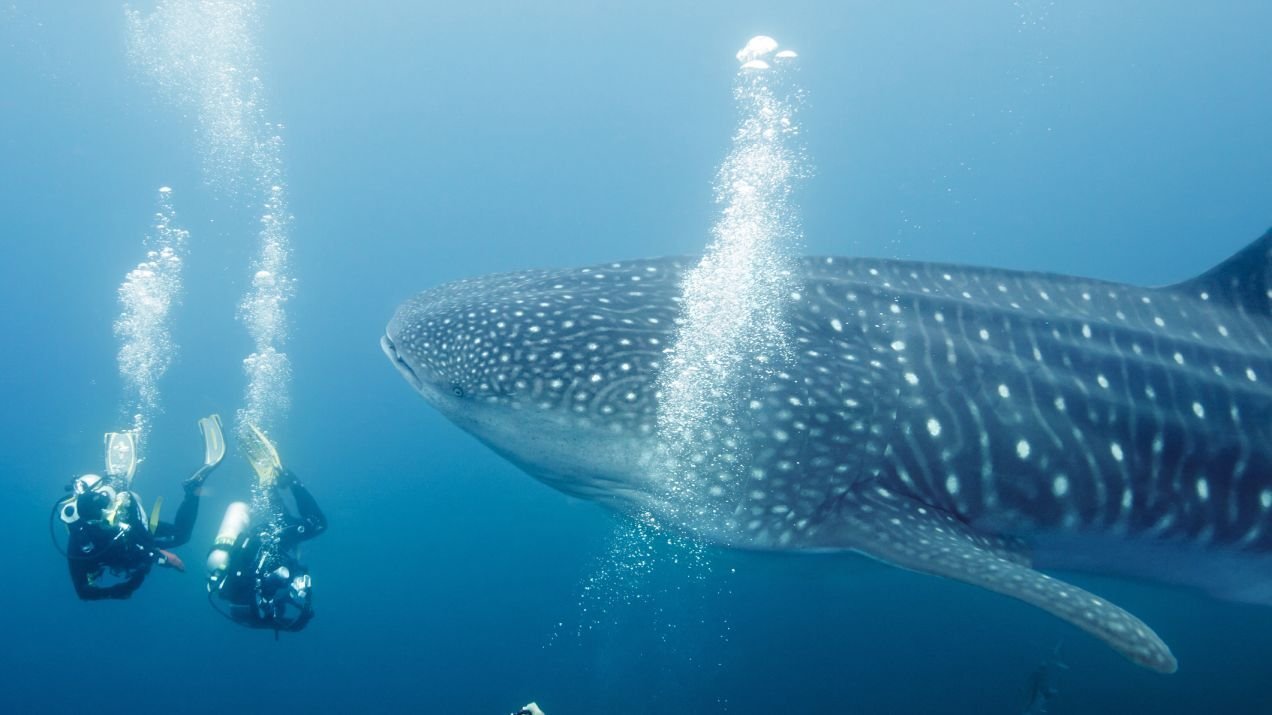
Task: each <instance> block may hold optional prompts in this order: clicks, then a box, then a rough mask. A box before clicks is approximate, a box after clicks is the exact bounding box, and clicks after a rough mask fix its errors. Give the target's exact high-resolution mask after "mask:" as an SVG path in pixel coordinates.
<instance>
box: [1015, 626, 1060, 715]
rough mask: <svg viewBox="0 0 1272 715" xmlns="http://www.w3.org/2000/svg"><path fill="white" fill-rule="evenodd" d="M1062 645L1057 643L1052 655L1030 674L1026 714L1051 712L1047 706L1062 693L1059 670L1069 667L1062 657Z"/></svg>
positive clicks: (1035, 714)
mask: <svg viewBox="0 0 1272 715" xmlns="http://www.w3.org/2000/svg"><path fill="white" fill-rule="evenodd" d="M1061 645H1062V644H1061V643H1057V644H1056V647H1055V648H1053V649H1052V650H1051V657H1050V658H1048V659H1047V660H1045V661H1043V662H1042V663H1041V664H1040V665H1039V666H1038V667H1037V668H1036V669H1034V672H1033V673H1032V674H1031V675H1030V676H1029V703H1028V704H1027V705H1026V706H1025V712H1024V715H1046V713H1047V712H1049V711H1048V709H1047V706H1048V705H1050V704H1051V701H1052V700H1054V699H1055V698H1056V696H1058V695H1059V694H1060V687H1059V682H1058V675H1059V672H1060V671H1062V670H1068V669H1069V666H1068V665H1066V664H1065V662H1064V661H1063V660H1061V658H1060V646H1061Z"/></svg>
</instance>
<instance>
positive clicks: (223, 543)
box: [208, 501, 252, 589]
mask: <svg viewBox="0 0 1272 715" xmlns="http://www.w3.org/2000/svg"><path fill="white" fill-rule="evenodd" d="M251 522H252V516H251V512H250V511H249V510H248V508H247V504H246V503H244V502H241V501H236V502H234V503H232V504H230V505H229V506H228V507H226V509H225V516H224V517H223V518H222V519H221V528H220V529H219V530H217V532H216V541H214V542H212V550H211V551H209V552H208V588H209V589H210V588H212V584H213V583H216V582H219V581H220V580H221V579H222V578H223V577H224V576H225V570H226V569H227V568H229V566H230V549H232V548H234V542H235V541H237V540H238V537H239V534H242V533H243V531H244V530H246V529H247V527H248V526H249V525H250V524H251Z"/></svg>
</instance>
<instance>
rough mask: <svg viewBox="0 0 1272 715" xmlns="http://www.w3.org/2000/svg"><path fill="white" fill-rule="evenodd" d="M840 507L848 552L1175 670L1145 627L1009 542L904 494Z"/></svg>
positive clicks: (864, 495)
mask: <svg viewBox="0 0 1272 715" xmlns="http://www.w3.org/2000/svg"><path fill="white" fill-rule="evenodd" d="M850 496H851V497H853V498H852V499H850V500H846V501H845V502H844V503H843V509H844V512H843V515H844V517H845V526H846V527H847V528H848V530H849V533H848V534H847V535H846V536H847V537H848V538H849V540H850V541H851V543H852V548H854V549H856V550H857V551H860V552H862V553H864V554H866V555H868V556H872V557H874V558H877V559H880V560H882V561H886V562H888V563H891V564H894V565H896V566H901V567H903V568H907V569H910V570H913V571H918V572H920V573H926V574H933V575H936V576H944V577H946V578H951V579H955V580H957V581H963V582H965V583H970V584H972V585H975V586H980V587H981V588H985V589H989V590H990V591H995V592H997V593H1001V594H1003V595H1005V596H1011V597H1012V598H1017V599H1020V600H1021V601H1024V602H1025V603H1028V604H1031V605H1034V606H1037V607H1039V608H1041V609H1043V610H1045V611H1048V612H1050V613H1052V614H1054V615H1056V616H1059V617H1060V618H1063V619H1064V620H1066V621H1068V622H1069V623H1071V624H1073V625H1075V626H1077V627H1078V628H1081V629H1082V630H1084V631H1086V632H1088V633H1090V634H1092V635H1094V636H1096V637H1097V638H1100V639H1101V640H1103V641H1104V642H1105V643H1107V644H1109V645H1110V646H1112V647H1113V649H1114V650H1116V651H1118V652H1119V653H1121V654H1122V655H1123V656H1125V657H1126V658H1128V659H1130V660H1131V661H1133V662H1135V663H1138V664H1139V665H1142V666H1144V667H1147V668H1151V669H1152V670H1156V671H1158V672H1162V673H1173V672H1175V669H1176V667H1177V664H1176V661H1175V657H1174V656H1173V655H1171V652H1170V648H1169V647H1167V645H1166V644H1165V643H1164V642H1162V640H1161V638H1159V637H1158V636H1157V634H1156V633H1154V632H1153V630H1152V629H1151V628H1149V627H1148V626H1147V625H1145V624H1144V622H1143V621H1141V620H1140V619H1138V618H1136V617H1135V616H1133V615H1131V614H1130V613H1128V612H1126V611H1125V610H1123V609H1121V608H1119V607H1118V606H1116V605H1114V604H1112V603H1109V602H1108V601H1106V600H1105V599H1103V598H1100V597H1098V596H1095V595H1094V594H1091V593H1089V592H1087V591H1084V590H1082V589H1080V588H1078V587H1077V586H1073V585H1071V584H1068V583H1065V582H1064V581H1061V580H1059V579H1056V578H1053V577H1051V576H1048V575H1046V574H1044V573H1041V572H1039V571H1035V570H1034V569H1033V568H1031V567H1030V566H1029V562H1028V558H1027V556H1025V555H1024V554H1023V553H1022V552H1020V551H1018V550H1015V549H1013V548H1012V547H1011V545H1010V544H1009V543H1008V542H1005V541H1003V540H1001V539H998V538H996V537H993V536H988V535H984V534H979V533H977V532H976V531H975V530H973V529H972V528H971V527H969V526H967V525H966V524H964V523H963V522H962V521H960V520H959V519H958V518H956V517H954V516H953V515H951V514H949V513H947V512H944V511H942V510H941V509H939V508H936V507H933V506H930V505H928V504H924V503H922V502H919V501H916V500H914V499H911V498H909V497H907V496H905V495H901V494H897V493H895V492H890V491H888V490H884V489H877V488H872V487H865V488H858V489H856V490H853V492H851V493H850Z"/></svg>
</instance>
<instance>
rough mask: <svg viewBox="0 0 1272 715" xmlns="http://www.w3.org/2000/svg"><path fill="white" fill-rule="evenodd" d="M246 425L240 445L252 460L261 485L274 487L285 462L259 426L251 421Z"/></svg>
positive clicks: (246, 455) (240, 437)
mask: <svg viewBox="0 0 1272 715" xmlns="http://www.w3.org/2000/svg"><path fill="white" fill-rule="evenodd" d="M244 427H246V429H244V430H242V431H241V432H240V433H239V446H240V447H241V448H242V450H243V456H245V457H247V461H248V462H251V464H252V469H253V470H255V472H256V478H257V479H259V480H260V485H261V486H263V487H272V486H274V483H275V482H276V481H277V480H278V475H279V474H280V473H282V471H283V462H282V460H281V459H279V458H278V450H277V449H275V448H274V443H273V442H270V441H269V437H266V436H265V433H264V432H262V431H261V430H260V428H259V427H257V426H256V425H254V424H252V423H251V422H245V423H244Z"/></svg>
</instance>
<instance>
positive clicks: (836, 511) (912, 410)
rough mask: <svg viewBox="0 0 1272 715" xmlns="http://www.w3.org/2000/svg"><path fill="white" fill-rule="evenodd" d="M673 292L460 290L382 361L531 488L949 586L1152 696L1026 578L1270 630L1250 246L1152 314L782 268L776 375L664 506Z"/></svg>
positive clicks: (1071, 299)
mask: <svg viewBox="0 0 1272 715" xmlns="http://www.w3.org/2000/svg"><path fill="white" fill-rule="evenodd" d="M695 264H696V261H695V260H693V259H684V258H660V259H651V260H633V261H624V262H616V263H610V264H605V265H600V266H592V267H587V268H576V269H568V270H529V271H522V272H515V273H505V274H499V275H489V276H484V277H477V278H471V279H467V280H460V281H457V282H453V283H449V284H446V285H442V286H440V287H436V288H433V289H431V290H427V291H425V292H423V293H420V294H419V295H417V296H415V297H414V298H412V299H410V300H408V301H406V302H405V303H403V304H402V305H401V306H400V307H399V308H398V309H397V311H396V313H395V314H394V316H393V318H392V320H391V321H390V322H389V324H388V327H387V329H386V331H385V335H384V337H383V338H382V340H381V347H382V348H383V350H384V352H385V354H386V355H387V356H388V358H389V359H390V360H391V361H392V362H393V364H394V365H395V366H396V367H397V369H398V371H399V372H400V373H401V375H402V376H403V377H404V378H405V379H406V381H407V382H408V383H409V384H410V385H411V387H412V388H414V389H415V390H416V391H418V392H419V393H420V394H421V395H423V397H424V398H425V399H426V401H427V402H429V403H430V404H431V405H432V406H433V407H435V408H436V409H438V410H439V411H440V412H441V413H442V414H443V415H444V416H445V417H447V418H448V419H449V420H451V421H452V422H454V423H455V424H456V425H458V426H459V427H461V428H462V429H464V430H466V431H467V432H469V433H471V434H472V435H474V436H475V437H476V438H477V439H478V440H480V441H481V442H483V443H485V444H486V445H488V446H489V447H490V448H492V449H493V450H494V451H496V452H497V453H499V454H500V455H502V456H503V457H505V458H507V459H508V460H510V461H511V462H513V463H514V464H516V465H517V466H519V467H520V468H521V469H523V470H525V471H526V472H528V473H530V474H531V475H533V476H535V477H537V478H539V479H541V480H542V481H544V482H546V483H547V484H549V485H551V486H553V487H555V488H557V489H560V490H561V491H564V492H566V493H569V494H573V495H577V496H582V497H586V498H590V499H595V500H598V501H601V502H603V503H606V504H608V505H610V506H612V507H614V508H616V509H619V510H622V511H625V512H629V513H632V514H642V513H648V514H653V515H655V516H658V517H659V518H662V519H664V520H667V521H669V522H671V523H672V524H673V525H674V526H676V527H678V528H682V529H684V530H686V531H688V532H691V533H693V534H697V535H700V536H701V537H702V538H704V539H707V540H709V541H710V542H712V543H717V544H720V545H723V546H728V547H738V548H745V549H761V550H773V551H796V552H799V551H803V552H824V551H831V552H839V551H844V552H857V553H859V554H863V555H866V556H868V557H872V558H874V559H877V560H880V561H883V562H886V563H889V564H892V565H895V566H898V567H901V568H905V569H910V570H913V571H917V572H921V573H925V574H932V575H937V576H942V577H946V578H949V579H954V580H957V581H962V582H965V583H968V584H972V585H975V586H979V587H982V588H985V589H988V590H990V591H994V592H997V593H1000V594H1003V595H1006V596H1010V597H1013V598H1016V599H1019V600H1021V601H1024V602H1026V603H1029V604H1031V605H1034V606H1037V607H1040V608H1042V609H1044V610H1046V611H1048V612H1050V613H1052V614H1054V615H1056V616H1058V617H1060V618H1062V619H1064V620H1066V621H1068V622H1070V623H1072V624H1073V625H1075V626H1077V627H1079V628H1081V629H1083V630H1085V631H1087V632H1089V633H1091V634H1093V635H1095V636H1096V637H1098V638H1100V639H1102V640H1104V641H1105V642H1107V643H1108V644H1109V645H1110V646H1112V647H1113V648H1114V649H1116V650H1117V651H1118V652H1120V653H1121V654H1122V655H1124V656H1125V657H1127V658H1129V659H1130V660H1131V661H1133V662H1135V663H1137V664H1140V665H1142V666H1145V667H1147V668H1150V669H1153V670H1156V671H1160V672H1164V673H1169V672H1174V671H1175V670H1176V668H1177V661H1176V658H1175V656H1174V655H1173V654H1172V653H1171V651H1170V649H1169V647H1167V645H1166V644H1165V643H1164V642H1163V640H1162V639H1161V638H1160V637H1159V636H1158V635H1157V634H1156V633H1155V632H1154V630H1153V629H1151V628H1150V627H1149V626H1148V625H1146V624H1145V623H1144V622H1143V621H1141V620H1140V619H1138V618H1137V617H1135V616H1134V615H1132V614H1131V613H1129V612H1128V611H1126V610H1124V609H1123V608H1121V607H1119V606H1118V605H1116V604H1113V603H1111V602H1110V601H1109V600H1107V599H1105V598H1102V597H1100V596H1098V595H1095V594H1093V593H1090V592H1088V591H1086V590H1084V589H1082V588H1079V587H1078V586H1075V585H1073V584H1070V583H1068V582H1066V581H1064V580H1062V579H1060V578H1057V577H1056V576H1054V575H1052V574H1049V573H1045V572H1044V571H1055V570H1061V571H1071V572H1079V573H1083V572H1085V573H1094V574H1105V575H1112V576H1120V577H1125V578H1130V579H1141V580H1149V581H1155V582H1160V583H1165V584H1171V585H1178V586H1184V587H1191V588H1196V589H1201V590H1203V591H1205V592H1207V593H1209V594H1212V595H1213V596H1216V597H1218V598H1222V599H1227V600H1233V601H1240V602H1247V603H1258V604H1264V605H1272V345H1270V344H1269V341H1272V231H1269V232H1268V233H1267V234H1265V235H1264V236H1263V237H1262V238H1260V239H1258V240H1256V241H1254V242H1253V243H1252V244H1250V245H1249V246H1247V247H1246V248H1245V249H1244V250H1242V251H1240V252H1239V253H1237V254H1236V255H1234V256H1232V257H1231V258H1229V259H1228V260H1226V261H1224V262H1223V263H1221V264H1219V265H1218V266H1216V267H1214V268H1212V269H1211V270H1208V271H1206V272H1205V273H1202V274H1201V275H1198V276H1196V277H1194V278H1192V279H1191V280H1187V281H1185V282H1182V283H1179V284H1176V285H1170V286H1165V287H1137V286H1132V285H1125V284H1119V283H1112V282H1105V281H1100V280H1094V279H1086V278H1078V277H1069V276H1061V275H1054V274H1047V273H1035V272H1019V271H1011V270H1001V269H995V268H981V267H967V266H957V265H944V264H935V263H923V262H910V261H899V260H884V259H868V258H840V257H807V258H801V259H798V260H796V261H793V262H792V263H791V264H790V265H791V268H790V274H791V275H790V276H788V277H789V278H790V281H789V285H791V286H793V288H792V290H791V292H790V295H789V296H788V298H787V300H785V301H784V304H783V305H782V306H781V307H780V309H781V315H782V320H783V321H784V325H785V328H786V330H787V334H788V338H789V340H788V341H787V345H786V347H785V349H784V350H783V351H779V352H782V353H783V354H781V355H776V354H775V355H764V354H756V355H753V356H750V357H751V358H753V359H749V360H748V361H747V363H748V365H750V366H752V367H750V368H748V371H747V372H746V374H745V379H742V380H740V381H738V382H737V383H736V384H737V387H736V391H735V394H732V395H730V396H727V397H726V401H729V402H732V403H734V404H733V408H732V409H729V410H725V411H723V412H720V414H721V415H722V416H721V417H720V418H719V419H723V420H726V421H728V422H729V424H728V425H727V426H726V425H719V427H721V429H713V427H712V425H704V427H703V429H702V430H701V431H700V435H701V439H700V440H698V442H697V443H695V447H694V448H695V449H697V450H699V451H700V452H701V453H702V455H703V456H704V458H702V459H696V458H695V459H690V460H683V459H681V460H679V461H678V462H676V466H678V467H680V468H681V469H680V472H683V471H684V470H683V466H684V464H689V465H690V466H691V471H692V465H693V464H700V465H701V469H700V473H698V474H690V475H688V477H687V478H686V477H685V475H684V474H679V475H678V476H676V477H675V478H677V479H680V483H679V487H678V488H668V485H667V483H668V479H669V476H668V471H669V460H672V459H673V458H669V457H668V454H669V453H670V452H674V451H675V450H671V449H669V447H668V445H667V444H666V441H667V439H666V437H665V435H663V434H662V432H661V431H660V430H659V428H658V414H659V412H658V410H659V399H660V397H662V396H661V395H660V394H659V392H658V390H659V383H658V375H659V373H660V371H661V370H662V369H663V368H664V367H665V363H666V361H667V360H668V356H669V354H670V351H671V349H672V347H673V343H674V342H675V340H676V336H677V333H676V330H677V327H678V326H679V325H681V324H682V322H683V321H682V320H681V313H682V307H683V306H682V288H683V285H682V281H683V279H684V277H685V275H686V273H687V272H688V271H689V270H691V269H692V268H693V266H694V265H695ZM725 427H727V429H726V428H725ZM739 435H740V436H741V438H740V439H739V438H738V436H739ZM673 461H674V460H673ZM729 462H732V465H731V466H730V467H729V468H726V469H719V467H720V465H722V464H726V463H729Z"/></svg>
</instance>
